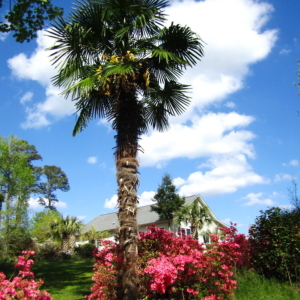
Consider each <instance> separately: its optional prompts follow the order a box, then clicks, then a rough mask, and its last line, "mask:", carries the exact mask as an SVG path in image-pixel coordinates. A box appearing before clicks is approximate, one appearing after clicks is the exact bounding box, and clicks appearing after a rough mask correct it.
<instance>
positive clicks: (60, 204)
mask: <svg viewBox="0 0 300 300" xmlns="http://www.w3.org/2000/svg"><path fill="white" fill-rule="evenodd" d="M54 206H55V207H56V208H59V209H65V208H67V207H68V205H67V203H66V202H63V201H58V202H56V203H55V205H54Z"/></svg>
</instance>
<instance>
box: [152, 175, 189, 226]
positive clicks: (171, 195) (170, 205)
mask: <svg viewBox="0 0 300 300" xmlns="http://www.w3.org/2000/svg"><path fill="white" fill-rule="evenodd" d="M152 200H153V201H155V202H156V203H155V204H154V205H152V206H151V211H155V212H156V213H158V215H159V218H160V219H161V220H168V221H169V222H168V227H169V230H170V227H171V220H172V219H173V218H174V213H175V212H176V211H178V210H179V209H180V208H181V207H182V205H183V204H184V202H185V200H184V197H180V196H179V195H178V194H177V193H176V187H175V185H174V184H173V183H172V179H171V176H170V175H169V174H165V175H164V176H163V178H162V184H161V185H159V187H158V189H157V193H156V194H155V196H154V199H152Z"/></svg>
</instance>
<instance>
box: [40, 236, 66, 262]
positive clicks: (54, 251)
mask: <svg viewBox="0 0 300 300" xmlns="http://www.w3.org/2000/svg"><path fill="white" fill-rule="evenodd" d="M59 257H60V247H59V246H58V245H57V244H56V243H53V242H52V241H50V242H49V241H48V242H46V243H44V244H42V245H40V246H39V247H38V251H37V255H36V259H37V260H52V259H58V258H59Z"/></svg>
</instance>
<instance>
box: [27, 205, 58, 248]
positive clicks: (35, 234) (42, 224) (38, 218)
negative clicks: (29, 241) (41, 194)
mask: <svg viewBox="0 0 300 300" xmlns="http://www.w3.org/2000/svg"><path fill="white" fill-rule="evenodd" d="M60 217H61V215H60V213H59V212H58V211H56V210H49V209H45V210H43V211H41V212H37V213H35V214H34V215H33V217H32V218H31V220H30V234H31V236H32V238H34V239H35V240H36V242H38V243H44V242H45V241H47V240H48V239H49V238H50V237H51V224H52V223H53V222H54V220H57V219H59V218H60Z"/></svg>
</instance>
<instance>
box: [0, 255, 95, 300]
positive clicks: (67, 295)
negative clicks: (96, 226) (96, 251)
mask: <svg viewBox="0 0 300 300" xmlns="http://www.w3.org/2000/svg"><path fill="white" fill-rule="evenodd" d="M93 264H94V260H93V259H91V260H86V261H84V260H75V259H72V260H64V261H60V260H59V261H55V260H54V261H50V262H39V261H37V262H35V264H34V265H33V267H32V270H33V272H34V274H35V277H36V278H41V279H43V280H44V284H43V285H42V287H41V289H42V290H46V291H47V292H49V293H50V294H51V296H52V298H53V299H54V300H82V299H83V298H84V296H85V295H88V294H89V293H90V287H91V286H92V285H93V282H92V281H91V277H92V275H93ZM0 271H2V272H4V273H5V274H6V275H7V277H10V276H12V275H16V272H14V269H13V267H12V264H1V265H0Z"/></svg>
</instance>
